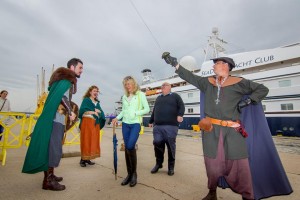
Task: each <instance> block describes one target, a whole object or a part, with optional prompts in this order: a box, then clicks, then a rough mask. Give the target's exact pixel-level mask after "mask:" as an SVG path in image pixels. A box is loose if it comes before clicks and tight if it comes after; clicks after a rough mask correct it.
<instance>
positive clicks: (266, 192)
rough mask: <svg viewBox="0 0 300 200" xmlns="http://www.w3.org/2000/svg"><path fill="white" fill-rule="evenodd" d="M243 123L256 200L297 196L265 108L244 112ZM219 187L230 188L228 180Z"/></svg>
mask: <svg viewBox="0 0 300 200" xmlns="http://www.w3.org/2000/svg"><path fill="white" fill-rule="evenodd" d="M200 114H201V118H203V117H204V116H205V114H204V93H202V92H201V95H200ZM240 120H241V122H242V124H243V125H244V126H245V129H246V132H247V133H248V137H247V146H248V154H249V164H250V170H251V176H252V185H253V191H254V198H255V199H262V198H267V197H271V196H278V195H288V194H291V193H292V192H293V189H292V187H291V185H290V182H289V180H288V178H287V175H286V173H285V170H284V168H283V166H282V163H281V160H280V158H279V155H278V152H277V150H276V147H275V144H274V141H273V138H272V135H271V132H270V129H269V126H268V122H267V119H266V117H265V113H264V111H263V108H262V104H261V103H259V104H257V105H252V104H251V105H249V106H247V107H245V108H243V109H242V113H241V117H240ZM218 186H219V187H221V188H228V187H230V186H229V185H228V184H227V182H226V180H225V178H224V177H220V179H219V184H218Z"/></svg>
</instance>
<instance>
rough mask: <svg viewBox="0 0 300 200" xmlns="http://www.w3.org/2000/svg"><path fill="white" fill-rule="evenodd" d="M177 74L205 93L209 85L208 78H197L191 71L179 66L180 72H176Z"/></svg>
mask: <svg viewBox="0 0 300 200" xmlns="http://www.w3.org/2000/svg"><path fill="white" fill-rule="evenodd" d="M175 72H176V73H177V74H178V75H179V77H180V78H182V79H183V80H186V81H187V82H189V83H190V84H192V85H193V86H195V87H197V88H198V89H200V90H201V91H202V92H205V90H206V88H207V84H208V83H209V82H208V79H207V77H201V76H197V75H195V74H193V73H192V72H191V71H189V70H187V69H185V68H183V67H182V66H181V65H179V68H178V70H176V71H175Z"/></svg>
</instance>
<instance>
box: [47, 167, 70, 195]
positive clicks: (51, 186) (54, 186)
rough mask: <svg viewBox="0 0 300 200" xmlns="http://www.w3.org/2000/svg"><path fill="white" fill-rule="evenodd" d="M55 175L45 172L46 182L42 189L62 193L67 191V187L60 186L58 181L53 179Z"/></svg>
mask: <svg viewBox="0 0 300 200" xmlns="http://www.w3.org/2000/svg"><path fill="white" fill-rule="evenodd" d="M50 171H51V170H50ZM52 175H53V174H52V173H51V172H50V173H49V170H48V171H44V180H43V186H42V188H43V189H44V190H53V191H61V190H65V189H66V186H64V185H61V184H59V183H58V182H57V181H55V180H54V179H53V176H52Z"/></svg>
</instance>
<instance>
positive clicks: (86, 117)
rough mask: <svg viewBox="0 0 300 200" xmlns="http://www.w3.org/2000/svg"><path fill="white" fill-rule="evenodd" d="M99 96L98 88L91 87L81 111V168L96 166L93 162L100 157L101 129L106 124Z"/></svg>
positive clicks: (85, 96)
mask: <svg viewBox="0 0 300 200" xmlns="http://www.w3.org/2000/svg"><path fill="white" fill-rule="evenodd" d="M98 94H99V88H98V87H97V86H95V85H93V86H91V87H89V89H88V90H87V91H86V93H85V95H84V96H83V101H82V103H81V106H80V109H79V118H80V119H81V121H80V125H79V127H80V148H81V159H80V162H79V164H80V166H81V167H86V164H89V165H94V164H95V163H94V162H92V161H91V160H92V159H95V158H97V157H100V129H102V128H103V126H104V124H105V116H104V112H103V110H102V109H101V107H100V102H99V100H98Z"/></svg>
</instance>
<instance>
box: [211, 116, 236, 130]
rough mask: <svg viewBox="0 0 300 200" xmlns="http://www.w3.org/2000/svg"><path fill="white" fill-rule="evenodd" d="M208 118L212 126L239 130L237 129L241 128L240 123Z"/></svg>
mask: <svg viewBox="0 0 300 200" xmlns="http://www.w3.org/2000/svg"><path fill="white" fill-rule="evenodd" d="M206 118H207V119H209V120H210V121H211V123H212V124H216V125H219V126H226V127H232V128H237V127H240V126H241V124H240V123H239V122H234V121H231V120H221V119H214V118H210V117H206Z"/></svg>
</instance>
